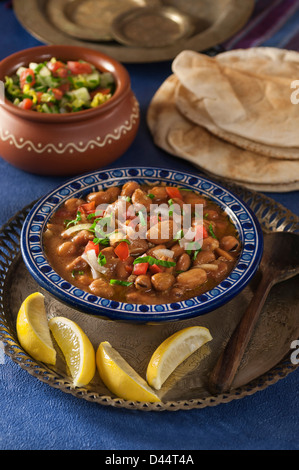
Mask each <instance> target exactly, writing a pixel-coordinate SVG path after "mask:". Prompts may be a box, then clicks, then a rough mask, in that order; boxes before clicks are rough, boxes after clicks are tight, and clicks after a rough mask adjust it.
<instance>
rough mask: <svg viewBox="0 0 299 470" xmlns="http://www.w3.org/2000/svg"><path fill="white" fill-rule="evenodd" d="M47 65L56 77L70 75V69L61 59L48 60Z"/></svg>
mask: <svg viewBox="0 0 299 470" xmlns="http://www.w3.org/2000/svg"><path fill="white" fill-rule="evenodd" d="M47 67H48V69H49V70H50V72H52V74H53V75H54V77H60V78H66V77H67V75H68V69H67V68H66V66H65V64H64V63H63V62H60V61H59V60H57V61H56V62H48V64H47Z"/></svg>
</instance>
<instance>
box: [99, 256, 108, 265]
mask: <svg viewBox="0 0 299 470" xmlns="http://www.w3.org/2000/svg"><path fill="white" fill-rule="evenodd" d="M98 263H99V265H100V266H105V264H106V263H107V260H106V256H105V255H103V253H100V254H99V256H98Z"/></svg>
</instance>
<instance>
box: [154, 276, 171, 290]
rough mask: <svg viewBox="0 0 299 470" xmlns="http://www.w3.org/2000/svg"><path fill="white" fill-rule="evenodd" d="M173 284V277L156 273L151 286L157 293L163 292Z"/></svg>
mask: <svg viewBox="0 0 299 470" xmlns="http://www.w3.org/2000/svg"><path fill="white" fill-rule="evenodd" d="M174 283H175V277H174V276H173V275H172V274H169V273H157V274H154V275H153V276H152V284H153V286H154V288H155V289H156V290H157V291H160V292H163V291H166V290H168V289H170V287H172V286H173V285H174Z"/></svg>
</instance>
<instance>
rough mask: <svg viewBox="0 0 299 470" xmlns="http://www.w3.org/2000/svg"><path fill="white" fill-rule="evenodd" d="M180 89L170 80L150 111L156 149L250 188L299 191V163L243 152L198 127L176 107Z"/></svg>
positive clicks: (177, 82)
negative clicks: (177, 92) (177, 91)
mask: <svg viewBox="0 0 299 470" xmlns="http://www.w3.org/2000/svg"><path fill="white" fill-rule="evenodd" d="M179 86H180V82H179V80H178V79H177V77H176V76H175V75H171V76H170V77H168V78H167V79H166V81H165V82H164V83H163V84H162V86H161V87H160V88H159V89H158V91H157V92H156V94H155V95H154V97H153V99H152V101H151V103H150V106H149V108H148V113H147V123H148V126H149V129H150V131H151V133H152V135H153V139H154V142H155V144H156V145H158V146H159V147H161V148H162V149H163V150H165V151H167V152H168V153H171V154H172V155H175V156H177V157H180V158H184V159H186V160H188V161H190V162H191V163H193V164H194V165H195V166H197V167H198V168H200V169H201V170H203V171H205V172H208V173H210V174H212V175H215V176H216V177H220V178H225V179H228V180H230V181H234V182H239V183H242V184H244V185H246V186H247V185H248V187H255V188H266V189H265V190H267V191H272V190H273V191H276V188H278V189H277V190H279V191H280V192H287V191H291V190H294V188H295V189H299V162H298V161H290V160H278V159H272V158H268V157H265V156H262V155H259V154H256V153H253V152H250V151H247V150H244V149H240V148H238V147H236V146H234V145H231V144H229V143H227V142H225V141H223V140H221V139H219V138H218V137H216V136H214V135H213V134H211V133H210V132H209V131H207V130H206V129H205V128H203V127H201V126H199V125H196V124H194V123H193V122H192V121H190V120H188V119H187V118H186V117H185V116H184V115H182V114H181V113H180V112H179V110H178V108H177V107H176V101H175V100H176V90H177V88H178V87H179ZM294 175H295V176H294ZM296 175H298V178H296ZM260 190H264V189H260Z"/></svg>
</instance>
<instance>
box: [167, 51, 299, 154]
mask: <svg viewBox="0 0 299 470" xmlns="http://www.w3.org/2000/svg"><path fill="white" fill-rule="evenodd" d="M274 51H276V49H273V51H272V54H271V55H268V56H267V57H266V58H262V57H261V56H259V57H257V58H255V59H249V58H248V59H246V58H245V55H246V53H245V54H244V56H243V61H244V62H246V60H247V62H248V64H247V66H245V65H243V66H241V67H240V66H239V67H238V65H237V64H238V62H240V61H238V60H236V59H235V61H234V66H231V65H230V62H229V60H228V58H227V57H226V60H223V62H221V58H220V59H219V58H218V59H215V58H211V57H208V56H206V55H204V54H200V53H197V52H194V51H183V52H181V53H180V54H179V55H178V56H177V57H176V58H175V60H174V61H173V64H172V69H173V72H174V73H175V75H176V76H177V78H178V79H179V81H180V82H181V83H182V84H183V86H184V87H185V88H186V89H188V91H190V92H191V93H193V94H194V95H195V96H196V98H197V100H198V103H199V104H200V106H201V107H200V109H199V110H198V114H200V112H201V110H202V108H203V107H204V109H205V111H206V113H207V114H208V116H209V119H210V120H211V121H212V122H213V124H214V126H215V128H218V129H221V130H222V131H225V132H227V133H229V134H233V135H236V136H239V137H242V138H244V139H247V140H249V141H252V142H257V143H260V144H262V145H267V146H272V147H281V148H287V149H290V148H298V149H299V133H298V125H299V108H298V107H297V106H296V105H294V104H293V103H292V102H291V93H292V89H291V83H292V82H293V81H294V80H295V79H297V78H298V73H299V67H298V62H294V61H291V60H286V59H285V57H286V56H285V55H283V54H281V53H280V54H277V53H275V52H274ZM251 54H252V52H251ZM235 57H236V56H235ZM224 59H225V58H224ZM231 59H232V58H231ZM250 60H251V61H252V66H251V67H249V64H250ZM259 63H260V64H259ZM261 64H263V66H262V65H261ZM280 69H281V70H282V71H283V72H281V73H278V70H280ZM291 73H292V74H291ZM289 74H291V75H289Z"/></svg>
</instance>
